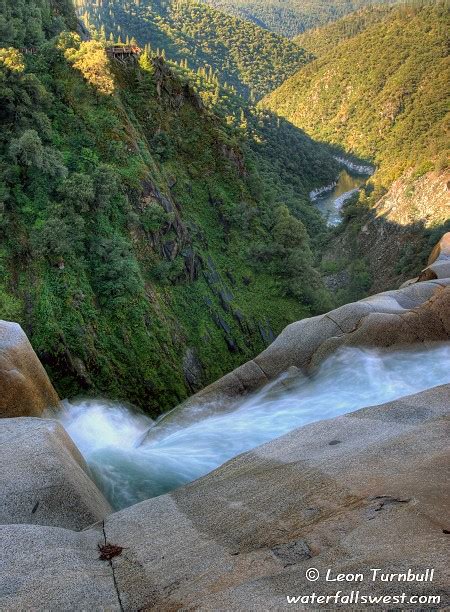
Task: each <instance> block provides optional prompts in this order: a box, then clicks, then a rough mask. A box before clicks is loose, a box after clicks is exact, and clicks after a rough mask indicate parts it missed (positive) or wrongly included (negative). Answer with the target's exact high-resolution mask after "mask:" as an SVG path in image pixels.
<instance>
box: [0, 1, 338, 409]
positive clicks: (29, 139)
mask: <svg viewBox="0 0 450 612" xmlns="http://www.w3.org/2000/svg"><path fill="white" fill-rule="evenodd" d="M75 28H76V20H75V16H74V13H73V12H72V8H71V6H70V4H66V3H65V2H64V0H57V1H56V0H55V1H54V3H53V4H52V5H51V8H50V5H49V4H48V3H47V1H46V0H33V1H32V2H31V1H30V0H27V1H25V0H14V2H13V1H12V0H8V1H7V2H3V4H2V15H1V18H0V31H1V41H2V42H1V45H2V48H1V49H0V116H1V121H2V133H1V136H0V180H1V183H0V240H1V245H2V247H1V250H0V270H1V279H0V318H8V319H14V320H16V321H18V322H19V323H21V324H22V325H23V327H24V329H25V330H26V332H27V333H28V335H29V337H30V340H31V342H32V343H33V346H34V347H35V349H36V351H37V353H38V355H39V356H40V358H41V359H42V361H43V363H44V364H45V366H46V368H47V370H48V371H49V374H50V376H51V378H52V380H53V382H54V383H55V385H56V387H57V389H58V391H59V392H60V394H61V395H62V396H71V395H74V394H75V393H78V392H80V391H88V392H95V393H103V394H106V395H108V396H109V397H120V398H125V399H127V400H129V401H131V402H133V403H135V404H138V405H140V406H142V407H144V408H145V409H146V410H148V411H149V412H151V413H152V414H157V413H159V412H161V411H163V410H166V409H168V408H170V407H172V406H173V405H174V404H176V403H178V402H179V401H180V400H182V399H183V398H184V397H186V396H187V394H188V393H190V392H191V391H192V390H193V389H195V388H198V386H199V385H201V384H206V383H207V382H209V381H211V380H213V379H215V378H217V377H219V376H220V375H222V374H223V373H225V372H227V371H229V370H231V369H232V368H233V367H235V366H237V365H238V364H240V363H242V362H243V361H245V360H247V359H248V358H250V357H251V356H253V355H255V354H256V353H257V352H258V351H260V350H261V349H262V348H264V346H265V345H266V344H267V343H268V342H270V340H271V339H272V337H273V334H276V333H278V332H279V331H280V330H281V329H282V328H283V326H284V325H286V324H287V323H289V322H291V321H293V320H297V319H299V318H302V317H304V316H309V315H310V314H314V313H317V312H321V311H323V310H324V309H326V308H327V307H328V306H329V296H328V294H327V292H326V291H325V290H324V288H323V286H322V284H321V282H320V278H319V276H318V274H317V272H316V271H315V268H314V264H315V262H316V261H317V246H318V244H319V243H320V240H321V239H322V238H323V236H324V227H323V223H322V222H321V220H320V217H319V215H318V214H317V213H316V212H315V211H314V210H313V209H312V208H311V207H310V206H309V205H308V203H307V199H306V196H304V195H302V194H305V193H307V191H308V189H311V188H312V187H314V186H316V185H317V181H318V180H319V178H318V176H315V172H316V169H317V168H319V167H321V174H320V179H323V180H325V179H327V178H329V176H332V175H333V173H334V172H335V167H334V166H333V163H332V162H330V154H329V152H328V151H327V149H326V148H325V147H321V146H318V145H315V143H314V142H313V141H311V140H310V139H309V138H308V137H306V136H305V135H304V134H302V133H301V132H299V131H297V130H295V129H294V128H293V127H292V126H289V124H287V122H282V123H281V124H280V125H281V127H282V129H281V130H280V132H279V133H280V137H279V138H280V139H279V140H278V141H274V142H272V141H271V140H270V139H269V136H270V134H271V131H273V130H274V128H275V126H274V125H272V123H273V122H274V121H277V120H276V119H274V118H273V117H272V116H271V115H270V113H265V112H264V113H262V114H261V115H260V116H259V117H258V116H255V117H253V116H252V117H249V120H248V121H247V119H246V117H245V114H244V116H239V123H240V124H239V125H236V124H235V123H236V118H235V116H233V117H232V118H231V119H230V121H229V122H228V123H227V122H226V121H225V120H224V119H221V118H219V117H218V116H217V115H214V114H213V113H212V112H211V111H210V110H208V109H206V108H205V106H204V104H203V103H202V101H201V98H200V97H199V95H198V94H197V93H196V92H195V91H194V90H193V89H192V88H191V87H190V86H189V85H188V83H187V82H186V79H185V78H179V77H178V76H176V75H174V74H173V73H172V72H171V71H170V70H169V68H168V66H167V64H166V63H165V62H164V61H163V60H162V59H161V58H160V57H156V56H151V55H149V54H148V53H147V52H146V53H144V54H143V55H142V56H141V57H140V59H139V61H137V60H136V59H135V58H130V59H129V60H125V61H123V62H118V61H115V60H111V61H109V60H108V59H107V56H106V53H105V49H104V45H105V43H104V42H103V41H102V40H101V38H100V39H99V40H96V39H93V40H90V41H82V40H80V37H79V36H78V35H77V34H75V33H74V30H75ZM70 30H71V31H70ZM20 48H24V49H22V51H20ZM25 51H28V52H25ZM177 70H178V72H179V73H180V76H181V77H182V73H183V71H186V70H187V71H189V69H188V68H186V67H185V66H184V68H181V67H178V68H177ZM186 74H187V73H186ZM202 79H203V80H204V81H205V80H208V78H207V75H206V76H205V75H200V76H199V81H198V83H197V85H198V84H199V83H200V82H201V80H202ZM208 82H209V85H208V87H210V88H212V90H213V91H216V88H217V84H215V83H214V82H211V80H209V81H208ZM197 85H196V86H197ZM227 91H229V90H227ZM205 93H206V94H207V93H208V91H206V92H205ZM231 97H232V96H230V99H229V100H228V101H226V100H223V99H222V98H221V97H220V96H219V100H218V104H219V106H220V103H221V101H220V100H222V104H224V105H225V106H226V105H227V104H228V105H229V106H230V108H235V106H234V102H233V101H232V100H231ZM255 122H259V123H261V126H259V128H260V131H259V132H257V133H256V132H255V131H254V127H253V126H254V124H255ZM293 134H295V136H293ZM292 138H296V139H297V140H295V142H297V143H298V144H299V146H302V147H303V149H304V150H303V151H302V150H300V151H298V152H297V157H296V158H295V159H294V161H295V163H298V166H297V167H296V168H295V171H296V173H295V175H290V173H289V168H285V169H284V170H283V172H284V175H280V176H278V174H279V172H278V170H279V168H281V165H282V164H283V163H284V162H283V159H285V158H281V160H280V162H278V163H279V164H280V166H276V165H275V166H274V167H271V166H270V155H269V153H270V150H272V149H271V147H275V148H276V149H277V148H278V149H281V148H282V146H283V139H286V142H292V140H291V139H292ZM286 155H288V153H287V154H286ZM327 162H330V165H329V169H328V170H327V169H326V167H324V166H326V164H327ZM310 164H311V167H310ZM283 177H290V179H289V180H290V183H289V181H286V184H285V183H284V178H283ZM308 232H310V233H312V234H314V240H313V241H310V240H309V237H308ZM321 237H322V238H321ZM187 349H194V356H195V360H196V363H195V364H194V366H192V363H190V362H189V360H190V361H192V351H191V352H188V350H187ZM188 355H190V357H189V359H188V363H186V359H187V356H188ZM193 371H196V372H197V374H196V375H195V376H192V372H193Z"/></svg>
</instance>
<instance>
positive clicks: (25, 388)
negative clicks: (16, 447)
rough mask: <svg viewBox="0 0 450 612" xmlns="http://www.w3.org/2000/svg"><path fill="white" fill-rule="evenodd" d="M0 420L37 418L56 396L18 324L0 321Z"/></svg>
mask: <svg viewBox="0 0 450 612" xmlns="http://www.w3.org/2000/svg"><path fill="white" fill-rule="evenodd" d="M0 389H1V393H0V417H18V416H39V415H40V414H42V412H43V410H44V409H45V408H48V407H51V406H57V404H58V403H59V398H58V394H57V393H56V391H55V389H54V388H53V386H52V384H51V382H50V380H49V378H48V376H47V373H46V371H45V370H44V367H43V366H42V364H41V362H40V361H39V359H38V357H37V355H36V353H35V352H34V351H33V348H32V346H31V344H30V343H29V341H28V338H27V337H26V335H25V333H24V332H23V330H22V328H21V327H20V325H18V324H17V323H10V322H8V321H0Z"/></svg>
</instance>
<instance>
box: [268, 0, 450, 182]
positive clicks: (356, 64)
mask: <svg viewBox="0 0 450 612" xmlns="http://www.w3.org/2000/svg"><path fill="white" fill-rule="evenodd" d="M367 15H369V17H370V18H368V19H367V22H366V25H367V27H365V28H363V29H362V31H359V32H358V28H359V27H360V25H361V16H360V15H357V16H355V17H354V18H352V17H351V18H348V19H347V20H344V22H343V24H344V26H345V28H350V26H351V24H352V23H355V24H356V31H357V32H358V33H357V34H356V35H355V36H349V35H345V36H343V39H342V40H341V42H338V44H337V45H336V44H335V43H336V31H338V30H339V27H341V26H339V27H338V26H336V27H328V28H324V29H323V31H322V33H320V32H317V33H315V34H314V41H315V42H314V45H313V48H315V49H316V50H319V51H320V53H319V55H320V57H319V59H317V60H316V61H314V62H312V63H311V64H309V65H308V66H306V67H305V68H304V69H301V70H300V71H299V72H298V73H297V74H296V75H295V76H294V77H291V78H290V79H288V80H287V81H286V82H285V83H283V85H282V86H281V87H280V88H279V89H278V90H276V91H275V92H273V93H272V94H270V95H269V96H268V97H267V98H265V99H264V100H263V102H262V105H263V107H265V108H268V109H270V110H272V111H273V112H276V113H279V114H280V115H282V116H283V117H285V118H286V119H288V120H289V121H291V122H292V123H293V124H294V125H296V126H297V127H300V128H302V129H304V130H305V131H306V132H307V133H308V134H310V135H311V136H312V137H313V138H317V139H319V140H323V141H326V142H329V143H332V144H335V145H339V146H341V147H343V148H344V149H345V150H346V151H349V152H351V153H354V154H355V155H358V156H360V157H363V158H366V159H369V160H371V161H373V162H375V164H376V166H377V167H378V171H377V173H376V175H375V177H374V180H375V183H376V184H378V185H383V186H385V187H389V186H390V184H391V183H392V181H393V180H394V179H396V178H398V177H399V176H400V175H401V174H402V173H403V172H404V171H405V170H406V169H407V168H417V169H419V168H424V169H425V170H426V169H428V170H429V169H431V168H432V167H434V164H437V163H439V165H440V166H441V167H442V163H443V162H442V154H443V152H445V150H446V146H447V133H446V122H447V110H448V109H447V91H448V78H449V76H448V50H447V42H448V29H449V25H450V24H449V11H448V4H447V3H446V2H439V1H438V2H433V3H429V2H419V3H417V2H413V3H411V4H405V5H402V6H401V7H397V8H395V9H392V10H391V11H388V12H387V13H386V12H385V11H380V12H379V16H380V19H379V20H378V21H377V20H375V22H373V15H374V13H372V12H369V13H367ZM321 36H322V39H321ZM327 48H328V50H326V49H327Z"/></svg>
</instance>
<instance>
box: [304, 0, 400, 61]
mask: <svg viewBox="0 0 450 612" xmlns="http://www.w3.org/2000/svg"><path fill="white" fill-rule="evenodd" d="M393 10H395V7H393V6H391V5H388V4H375V5H374V6H369V7H366V8H363V9H361V10H359V11H356V12H354V13H350V14H349V15H347V16H346V17H343V18H342V19H339V20H338V21H335V22H332V23H330V24H329V25H326V26H323V27H320V28H315V29H312V30H308V31H307V32H304V33H303V34H300V35H299V36H296V37H295V39H294V40H295V42H296V43H297V44H298V45H299V46H300V47H303V48H304V49H307V50H308V51H309V52H310V53H312V54H313V55H314V56H315V57H321V56H322V55H323V54H324V53H326V52H327V51H330V50H331V49H333V48H334V47H336V45H338V44H339V43H341V42H342V41H343V40H347V39H349V38H353V37H354V36H356V35H357V34H360V33H361V32H362V31H364V30H365V29H367V28H368V27H370V26H372V25H375V24H378V23H380V22H381V21H382V20H383V19H388V18H389V16H390V14H391V12H392V11H393Z"/></svg>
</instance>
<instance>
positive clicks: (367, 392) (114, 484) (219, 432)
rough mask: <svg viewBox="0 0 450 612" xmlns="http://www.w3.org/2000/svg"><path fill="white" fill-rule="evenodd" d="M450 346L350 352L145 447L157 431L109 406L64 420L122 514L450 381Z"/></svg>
mask: <svg viewBox="0 0 450 612" xmlns="http://www.w3.org/2000/svg"><path fill="white" fill-rule="evenodd" d="M449 364H450V344H444V345H437V346H435V347H434V348H430V349H427V350H426V349H423V348H420V349H416V350H408V351H395V352H381V351H377V350H363V349H355V348H352V349H345V350H342V351H340V352H338V353H336V354H335V355H333V356H332V357H330V358H329V359H328V360H327V361H325V362H324V363H323V364H322V366H321V367H320V368H319V370H318V371H317V372H316V374H315V375H314V376H313V377H311V378H306V377H303V376H301V375H298V374H297V375H295V376H292V375H289V374H285V375H284V376H282V377H280V378H279V379H278V380H277V381H276V382H275V383H272V384H270V385H268V386H266V387H265V388H263V389H262V390H261V391H259V392H258V393H255V394H253V395H251V396H247V397H246V398H243V399H242V400H241V401H240V402H238V403H236V406H235V407H234V408H233V409H232V410H231V411H228V412H227V413H224V414H217V413H216V414H215V415H214V416H211V417H208V418H204V419H203V420H201V421H198V422H195V423H192V424H191V425H188V426H180V427H179V428H178V429H177V428H176V424H175V428H172V427H171V429H170V431H168V432H167V435H165V436H162V437H161V438H160V439H157V440H155V441H152V442H148V443H146V444H141V441H142V440H143V438H144V437H145V435H144V434H145V433H146V432H147V431H148V429H149V428H150V427H158V424H154V422H153V421H152V420H151V419H149V418H148V417H146V416H145V415H143V414H140V413H138V412H136V411H135V410H133V409H131V408H130V407H127V406H125V405H121V404H118V403H112V402H108V401H103V400H85V401H74V402H67V401H66V402H65V407H64V409H63V410H62V411H61V413H60V414H59V415H58V418H59V420H60V421H61V422H62V424H63V425H64V427H65V428H66V430H67V431H68V432H69V434H70V435H71V437H72V439H73V440H74V442H75V444H77V446H78V448H79V449H80V451H81V453H82V454H83V455H84V457H85V459H86V461H87V462H88V464H89V466H90V468H91V470H92V473H93V476H94V478H95V480H96V481H97V483H98V484H99V486H100V488H101V489H102V490H103V491H104V493H105V495H106V496H107V497H108V499H109V500H110V501H111V503H112V505H113V506H114V507H115V508H116V509H119V508H123V507H125V506H129V505H131V504H134V503H136V502H139V501H142V500H144V499H147V498H149V497H154V496H156V495H160V494H162V493H165V492H167V491H170V490H172V489H174V488H176V487H178V486H180V485H182V484H185V483H187V482H190V481H192V480H194V479H196V478H198V477H199V476H202V475H204V474H206V473H208V472H210V471H211V470H213V469H214V468H216V467H217V466H219V465H221V464H222V463H224V462H225V461H227V460H228V459H230V458H232V457H234V456H236V455H238V454H239V453H242V452H244V451H246V450H249V449H251V448H254V447H255V446H258V445H259V444H262V443H264V442H267V441H269V440H272V439H273V438H276V437H278V436H281V435H282V434H285V433H287V432H289V431H291V430H292V429H295V428H296V427H300V426H302V425H305V424H306V423H311V422H313V421H318V420H321V419H327V418H331V417H334V416H338V415H340V414H344V413H348V412H352V411H354V410H357V409H359V408H363V407H365V406H370V405H376V404H381V403H384V402H388V401H391V400H393V399H397V398H399V397H402V396H405V395H410V394H413V393H417V392H419V391H423V390H424V389H428V388H430V387H433V386H436V385H440V384H444V383H449V382H450V368H449Z"/></svg>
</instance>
